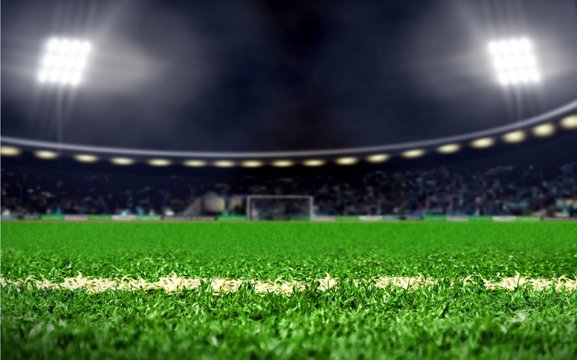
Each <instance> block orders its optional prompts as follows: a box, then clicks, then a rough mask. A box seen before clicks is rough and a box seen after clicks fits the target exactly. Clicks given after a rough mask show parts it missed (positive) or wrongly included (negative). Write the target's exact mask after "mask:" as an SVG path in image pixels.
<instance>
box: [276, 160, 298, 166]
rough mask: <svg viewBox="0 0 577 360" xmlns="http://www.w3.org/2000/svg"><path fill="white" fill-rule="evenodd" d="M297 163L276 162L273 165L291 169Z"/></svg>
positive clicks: (287, 161)
mask: <svg viewBox="0 0 577 360" xmlns="http://www.w3.org/2000/svg"><path fill="white" fill-rule="evenodd" d="M294 164H295V163H294V161H292V160H275V161H273V162H272V163H271V165H272V166H274V167H290V166H293V165H294Z"/></svg>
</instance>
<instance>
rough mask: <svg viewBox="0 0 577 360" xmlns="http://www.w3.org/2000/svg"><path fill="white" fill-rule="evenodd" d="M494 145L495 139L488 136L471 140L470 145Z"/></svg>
mask: <svg viewBox="0 0 577 360" xmlns="http://www.w3.org/2000/svg"><path fill="white" fill-rule="evenodd" d="M493 145H495V139H493V138H490V137H485V138H480V139H476V140H473V141H471V146H472V147H474V148H475V149H485V148H488V147H491V146H493Z"/></svg>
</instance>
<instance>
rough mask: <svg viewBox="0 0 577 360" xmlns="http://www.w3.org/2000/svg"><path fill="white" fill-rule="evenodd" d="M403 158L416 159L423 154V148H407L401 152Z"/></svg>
mask: <svg viewBox="0 0 577 360" xmlns="http://www.w3.org/2000/svg"><path fill="white" fill-rule="evenodd" d="M401 155H402V156H403V157H404V158H407V159H416V158H418V157H421V156H423V155H425V150H423V149H414V150H407V151H405V152H403V153H402V154H401Z"/></svg>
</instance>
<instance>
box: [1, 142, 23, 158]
mask: <svg viewBox="0 0 577 360" xmlns="http://www.w3.org/2000/svg"><path fill="white" fill-rule="evenodd" d="M21 153H22V152H21V151H20V149H18V148H17V147H14V146H5V145H2V147H0V154H1V155H2V156H18V155H20V154H21Z"/></svg>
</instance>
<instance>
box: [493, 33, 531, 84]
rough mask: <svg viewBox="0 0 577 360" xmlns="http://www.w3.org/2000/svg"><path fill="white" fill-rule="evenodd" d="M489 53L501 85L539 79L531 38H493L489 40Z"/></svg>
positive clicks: (525, 82) (526, 82)
mask: <svg viewBox="0 0 577 360" xmlns="http://www.w3.org/2000/svg"><path fill="white" fill-rule="evenodd" d="M488 48H489V53H490V54H491V56H492V58H493V66H494V67H495V70H496V71H497V80H498V82H499V83H500V84H501V85H503V86H509V85H523V84H530V83H538V82H539V81H541V72H540V71H539V67H538V61H537V56H536V55H535V53H534V46H533V43H532V42H531V40H529V39H527V38H525V37H523V38H519V39H504V40H493V41H491V42H489V46H488Z"/></svg>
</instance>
